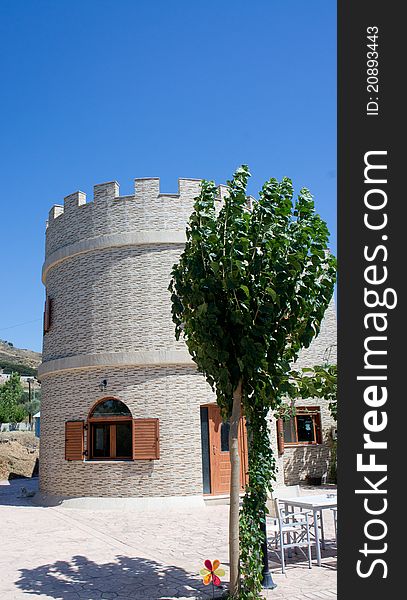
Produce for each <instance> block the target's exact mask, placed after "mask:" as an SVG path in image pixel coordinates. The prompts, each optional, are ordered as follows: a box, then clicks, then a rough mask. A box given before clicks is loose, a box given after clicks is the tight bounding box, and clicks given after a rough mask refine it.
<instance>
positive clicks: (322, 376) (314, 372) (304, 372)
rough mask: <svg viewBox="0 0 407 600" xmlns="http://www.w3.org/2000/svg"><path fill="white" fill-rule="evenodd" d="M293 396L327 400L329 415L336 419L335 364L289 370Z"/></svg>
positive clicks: (294, 397)
mask: <svg viewBox="0 0 407 600" xmlns="http://www.w3.org/2000/svg"><path fill="white" fill-rule="evenodd" d="M291 377H292V381H293V390H294V394H295V395H294V396H292V397H291V399H292V400H295V399H296V398H324V399H325V400H328V408H329V411H330V413H331V416H332V418H333V419H335V421H336V420H337V412H338V405H337V392H338V369H337V365H315V366H314V367H306V368H303V369H300V370H298V371H291Z"/></svg>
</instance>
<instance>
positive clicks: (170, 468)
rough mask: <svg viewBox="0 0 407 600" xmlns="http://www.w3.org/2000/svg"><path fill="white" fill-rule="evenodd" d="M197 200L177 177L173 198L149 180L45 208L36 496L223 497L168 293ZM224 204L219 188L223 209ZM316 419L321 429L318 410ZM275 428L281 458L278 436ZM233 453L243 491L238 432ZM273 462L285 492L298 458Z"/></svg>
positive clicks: (108, 186) (212, 426)
mask: <svg viewBox="0 0 407 600" xmlns="http://www.w3.org/2000/svg"><path fill="white" fill-rule="evenodd" d="M199 190H200V181H199V180H193V179H180V180H179V189H178V193H177V194H163V193H161V192H160V183H159V180H158V179H156V178H149V179H136V180H135V191H134V195H131V196H120V195H119V186H118V184H117V182H109V183H104V184H100V185H96V186H95V187H94V199H93V201H92V202H86V196H85V194H84V193H83V192H76V193H74V194H71V195H69V196H67V197H66V198H65V200H64V204H63V206H62V205H58V206H54V207H53V208H52V209H51V211H50V213H49V220H48V226H47V231H46V256H45V263H44V266H43V273H42V278H43V283H44V285H45V288H46V309H45V315H44V341H43V362H42V365H41V366H40V368H39V378H40V379H41V384H42V404H41V444H40V490H41V492H42V494H43V495H49V496H63V497H83V496H86V497H89V496H91V497H92V496H93V497H125V498H128V497H130V498H157V497H189V498H190V499H192V498H197V499H198V498H200V499H202V495H203V494H205V493H206V494H215V495H216V494H222V493H227V489H228V477H229V466H228V441H227V424H223V423H222V421H221V419H220V416H219V411H218V410H217V408H216V406H215V404H214V395H213V393H212V391H211V389H210V387H209V385H208V384H207V383H206V381H205V379H204V378H203V377H202V375H200V374H199V373H198V372H197V370H196V367H195V365H194V363H193V362H192V360H191V358H190V356H189V353H188V351H187V349H186V346H185V344H184V343H183V341H182V340H180V341H178V342H177V341H176V340H175V337H174V326H173V323H172V320H171V303H170V295H169V292H168V289H167V288H168V284H169V281H170V277H171V270H172V266H173V265H174V263H175V262H177V260H178V258H179V256H180V254H181V252H182V249H183V245H184V242H185V226H186V222H187V220H188V217H189V215H190V213H191V211H192V207H193V201H194V198H195V197H196V196H197V195H198V194H199ZM224 193H225V187H224V186H220V188H219V199H220V200H221V198H222V196H223V194H224ZM328 313H329V314H328V316H327V318H326V319H325V322H324V325H323V329H322V331H321V335H320V336H319V338H318V340H316V342H314V345H313V347H312V348H310V349H309V350H308V351H307V352H308V358H307V356H305V357H304V358H303V357H302V360H305V361H307V360H308V359H309V360H311V359H312V360H313V361H314V359H318V360H319V359H320V357H322V355H323V353H324V352H325V350H326V347H328V345H329V344H332V343H333V341H334V337H335V330H334V324H335V317H334V309H333V306H331V307H330V309H329V311H328ZM328 342H329V343H328ZM313 364H314V363H313ZM310 405H311V404H310ZM314 405H315V401H314V402H313V404H312V406H314ZM323 411H325V409H323ZM297 418H298V417H297ZM321 418H322V422H323V423H325V418H326V419H327V418H328V417H327V415H326V414H325V412H322V413H321ZM327 423H328V421H326V423H325V424H326V427H325V429H326V430H328V425H327ZM271 429H272V431H273V434H272V444H273V446H274V448H275V449H276V451H277V436H276V435H275V424H272V428H271ZM321 441H322V440H321ZM316 445H318V446H320V445H323V444H316ZM240 446H241V457H242V489H243V487H244V483H245V477H246V475H245V464H247V443H246V435H245V428H244V423H243V422H242V424H241V440H240ZM297 447H299V446H297ZM306 450H307V456H308V455H309V456H310V457H311V458H310V460H312V461H314V459H315V461H317V462H318V461H319V463H320V464H321V465H322V464H323V463H324V461H325V462H326V460H327V458H326V456H325V454H323V455H322V454H321V456H319V455H318V456H317V455H315V456H314V455H313V454H309V452H311V449H308V448H307V449H306ZM327 452H328V453H329V451H327ZM278 462H279V465H280V469H279V480H280V482H281V481H282V477H283V472H284V469H283V462H284V463H285V467H286V470H287V472H289V473H290V475H289V476H288V477H289V479H290V481H291V480H293V479H295V478H297V477H299V478H302V477H303V471H304V470H303V469H302V468H299V467H298V465H297V462H298V460H297V456H296V453H295V449H294V446H293V447H291V448H289V446H287V444H286V445H285V450H284V455H280V457H279V461H278Z"/></svg>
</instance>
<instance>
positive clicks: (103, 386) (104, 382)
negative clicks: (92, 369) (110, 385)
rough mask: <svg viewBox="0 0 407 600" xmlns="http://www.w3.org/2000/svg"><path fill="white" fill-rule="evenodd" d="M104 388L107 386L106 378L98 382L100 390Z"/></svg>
mask: <svg viewBox="0 0 407 600" xmlns="http://www.w3.org/2000/svg"><path fill="white" fill-rule="evenodd" d="M106 388H107V379H102V381H101V382H100V383H99V389H100V391H101V392H104V391H105V389H106Z"/></svg>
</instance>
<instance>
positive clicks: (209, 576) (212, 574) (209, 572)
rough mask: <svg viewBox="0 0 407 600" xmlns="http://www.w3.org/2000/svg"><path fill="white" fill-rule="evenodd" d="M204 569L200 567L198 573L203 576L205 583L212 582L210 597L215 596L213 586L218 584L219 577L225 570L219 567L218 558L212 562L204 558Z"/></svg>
mask: <svg viewBox="0 0 407 600" xmlns="http://www.w3.org/2000/svg"><path fill="white" fill-rule="evenodd" d="M204 565H205V569H201V571H200V573H201V575H202V577H203V582H204V584H205V585H209V584H210V583H212V597H213V598H214V597H215V588H214V586H215V585H216V586H220V584H221V580H220V579H219V577H223V575H224V574H225V571H224V570H223V569H219V565H220V562H219V560H214V561H213V564H212V563H211V561H210V560H206V561H205V562H204Z"/></svg>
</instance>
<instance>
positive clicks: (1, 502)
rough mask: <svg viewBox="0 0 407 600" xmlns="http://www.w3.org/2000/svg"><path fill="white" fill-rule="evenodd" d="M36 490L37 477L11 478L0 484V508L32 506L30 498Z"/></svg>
mask: <svg viewBox="0 0 407 600" xmlns="http://www.w3.org/2000/svg"><path fill="white" fill-rule="evenodd" d="M11 475H12V474H11ZM37 490H38V478H37V477H32V478H31V477H13V476H11V477H10V478H9V480H8V481H2V482H0V506H32V496H33V495H34V494H35V493H36V492H37Z"/></svg>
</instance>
